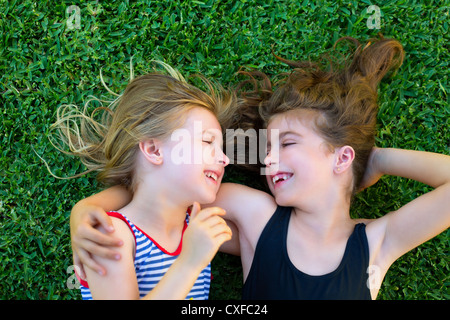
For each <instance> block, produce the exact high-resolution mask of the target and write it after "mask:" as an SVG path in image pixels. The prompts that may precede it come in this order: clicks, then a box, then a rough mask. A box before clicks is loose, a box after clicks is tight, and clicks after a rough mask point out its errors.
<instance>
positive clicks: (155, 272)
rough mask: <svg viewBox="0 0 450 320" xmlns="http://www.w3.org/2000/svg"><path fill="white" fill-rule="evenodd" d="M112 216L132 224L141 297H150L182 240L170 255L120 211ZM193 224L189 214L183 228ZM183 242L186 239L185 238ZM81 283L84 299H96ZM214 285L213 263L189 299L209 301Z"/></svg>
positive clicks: (177, 252) (86, 285) (201, 275)
mask: <svg viewBox="0 0 450 320" xmlns="http://www.w3.org/2000/svg"><path fill="white" fill-rule="evenodd" d="M108 215H109V216H111V217H115V218H117V219H120V220H122V221H124V222H126V224H127V225H128V227H129V228H130V230H131V232H133V235H134V239H135V246H136V254H135V258H134V268H135V270H136V276H137V281H138V286H139V296H140V297H141V298H142V297H144V296H145V295H146V294H148V293H149V292H150V291H151V290H152V289H153V288H154V287H155V286H156V285H157V284H158V282H159V281H160V280H161V278H162V277H163V276H164V274H165V273H166V272H167V270H168V269H169V268H170V266H171V265H172V263H174V261H175V260H176V259H177V257H178V255H179V254H180V252H181V247H182V242H183V241H182V240H181V241H180V244H179V246H178V248H177V250H176V251H175V252H173V253H169V252H167V251H166V250H165V249H164V248H163V247H161V246H160V245H159V244H158V243H157V242H156V241H154V240H153V239H152V238H151V237H150V236H148V235H147V234H146V233H145V232H144V231H142V230H141V229H139V227H137V226H135V225H134V224H133V223H132V222H131V221H130V220H128V218H126V217H125V216H123V215H122V214H120V213H118V212H108ZM188 223H189V215H188V214H186V221H185V224H184V228H183V234H184V230H185V229H186V227H187V225H188ZM182 239H183V238H182ZM79 280H80V284H81V285H80V289H81V297H82V298H83V300H92V295H91V291H90V290H89V285H88V283H87V282H86V281H83V280H82V279H79ZM210 284H211V264H208V266H207V267H206V268H205V269H203V270H202V272H201V273H200V275H199V277H198V278H197V281H196V282H195V284H194V286H193V287H192V289H191V291H190V292H189V294H188V295H187V297H186V299H193V300H206V299H208V295H209V288H210Z"/></svg>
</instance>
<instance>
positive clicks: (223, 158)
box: [218, 151, 230, 167]
mask: <svg viewBox="0 0 450 320" xmlns="http://www.w3.org/2000/svg"><path fill="white" fill-rule="evenodd" d="M218 162H219V163H220V164H222V165H223V166H224V167H226V166H227V165H229V164H230V158H228V157H227V155H226V154H225V153H223V151H221V152H219V161H218Z"/></svg>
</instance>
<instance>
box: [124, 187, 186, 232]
mask: <svg viewBox="0 0 450 320" xmlns="http://www.w3.org/2000/svg"><path fill="white" fill-rule="evenodd" d="M174 198H175V197H174V196H173V194H171V192H170V190H167V189H165V188H163V187H161V186H160V185H159V186H156V185H155V183H146V182H145V181H141V183H139V186H138V187H137V188H136V191H135V192H134V194H133V199H132V200H131V202H130V203H129V204H128V205H127V206H126V207H124V208H122V209H121V210H120V212H123V213H124V214H125V215H126V216H128V217H130V219H132V220H133V221H135V223H136V224H139V225H142V226H143V227H145V226H148V225H151V226H152V229H153V228H157V229H159V230H166V231H167V232H171V230H173V229H179V228H180V226H182V225H183V224H184V220H185V218H186V210H187V208H188V206H189V204H187V203H183V202H180V201H177V199H174Z"/></svg>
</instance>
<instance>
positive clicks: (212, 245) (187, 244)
mask: <svg viewBox="0 0 450 320" xmlns="http://www.w3.org/2000/svg"><path fill="white" fill-rule="evenodd" d="M223 215H225V210H223V209H222V208H219V207H211V208H206V209H204V210H201V208H200V204H199V203H198V202H194V205H193V206H192V212H191V217H190V222H189V226H188V227H187V229H186V231H185V232H184V236H183V249H182V251H181V254H180V258H181V259H183V260H184V261H185V262H186V263H189V264H191V265H192V266H198V267H201V268H202V269H203V268H205V267H206V266H207V265H208V263H210V262H211V260H212V259H213V257H214V255H215V254H216V253H217V251H218V250H219V247H220V246H221V245H222V244H223V243H224V242H226V241H228V240H230V239H231V234H232V233H231V229H230V228H229V227H228V226H227V224H226V222H225V220H224V219H223V218H222V217H221V216H223Z"/></svg>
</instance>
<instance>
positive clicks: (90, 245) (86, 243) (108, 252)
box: [78, 239, 120, 260]
mask: <svg viewBox="0 0 450 320" xmlns="http://www.w3.org/2000/svg"><path fill="white" fill-rule="evenodd" d="M78 247H79V248H82V249H81V250H85V251H87V252H89V254H91V255H93V256H98V257H100V258H105V259H109V260H120V253H118V252H117V251H115V250H114V249H112V248H111V247H106V246H99V245H98V244H97V243H96V242H92V241H90V240H87V239H83V240H81V241H80V242H79V246H78Z"/></svg>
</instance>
